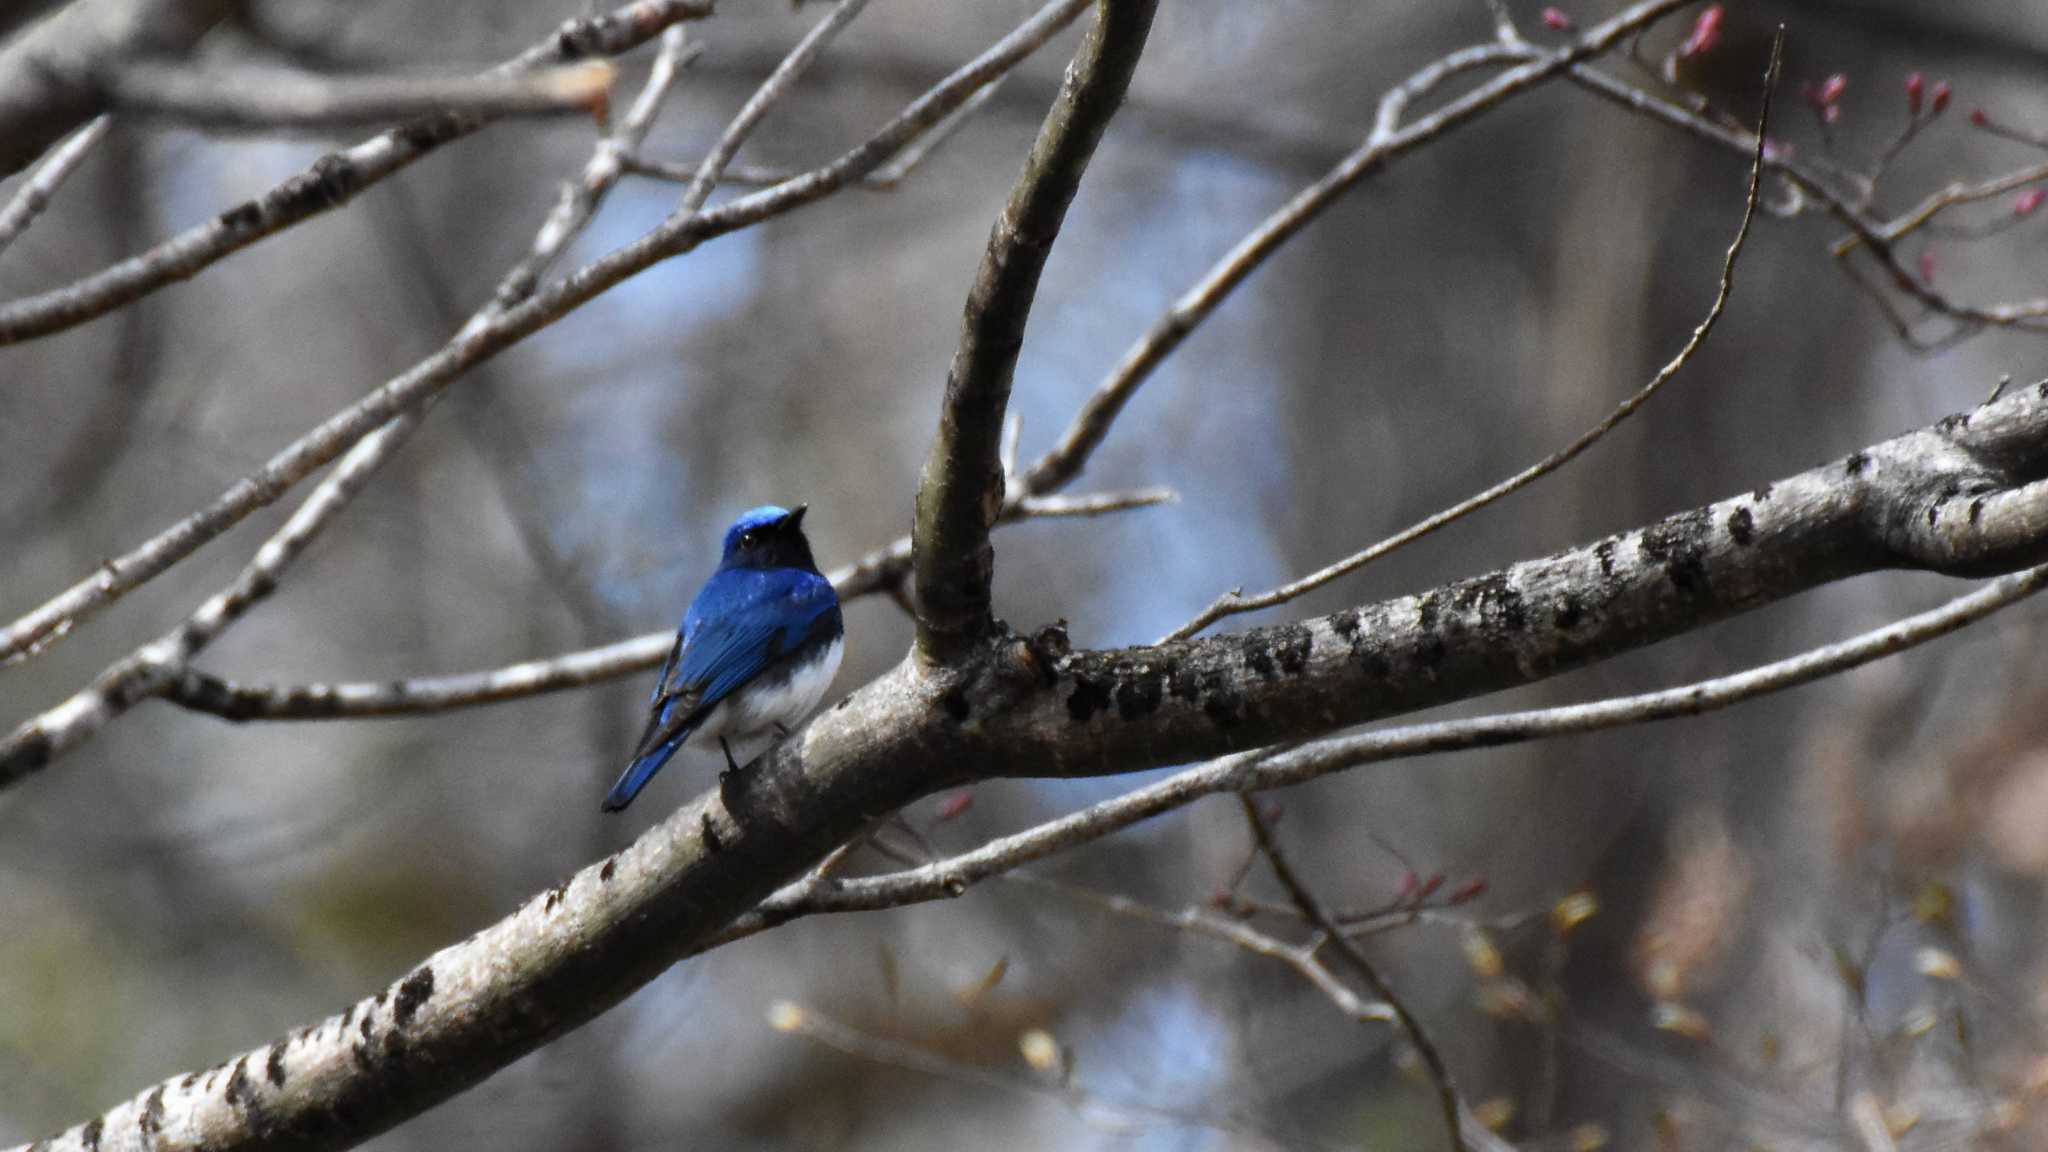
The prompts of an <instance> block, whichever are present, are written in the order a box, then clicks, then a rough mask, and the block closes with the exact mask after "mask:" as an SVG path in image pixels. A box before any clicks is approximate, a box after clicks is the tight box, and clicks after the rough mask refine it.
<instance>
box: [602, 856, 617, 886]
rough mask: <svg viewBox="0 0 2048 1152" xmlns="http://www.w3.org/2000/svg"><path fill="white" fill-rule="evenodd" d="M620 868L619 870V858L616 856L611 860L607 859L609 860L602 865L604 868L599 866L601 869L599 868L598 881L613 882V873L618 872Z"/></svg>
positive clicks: (603, 882)
mask: <svg viewBox="0 0 2048 1152" xmlns="http://www.w3.org/2000/svg"><path fill="white" fill-rule="evenodd" d="M618 870H619V862H618V860H617V859H616V858H614V859H611V860H607V861H605V862H604V867H602V868H599V869H598V870H597V882H598V883H600V884H609V883H611V882H612V873H614V872H617V871H618Z"/></svg>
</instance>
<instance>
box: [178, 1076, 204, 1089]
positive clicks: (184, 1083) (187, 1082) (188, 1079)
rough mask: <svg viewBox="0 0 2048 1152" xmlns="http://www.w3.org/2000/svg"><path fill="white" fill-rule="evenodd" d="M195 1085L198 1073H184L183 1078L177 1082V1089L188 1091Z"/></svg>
mask: <svg viewBox="0 0 2048 1152" xmlns="http://www.w3.org/2000/svg"><path fill="white" fill-rule="evenodd" d="M197 1083H199V1073H197V1072H187V1073H185V1078H184V1079H183V1080H180V1081H178V1087H180V1088H183V1089H185V1090H187V1091H190V1090H191V1088H192V1086H193V1085H194V1084H197Z"/></svg>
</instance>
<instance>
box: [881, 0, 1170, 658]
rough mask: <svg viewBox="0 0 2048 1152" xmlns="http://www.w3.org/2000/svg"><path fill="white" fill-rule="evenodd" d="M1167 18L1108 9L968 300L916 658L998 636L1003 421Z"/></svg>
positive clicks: (950, 393) (947, 412) (930, 462)
mask: <svg viewBox="0 0 2048 1152" xmlns="http://www.w3.org/2000/svg"><path fill="white" fill-rule="evenodd" d="M1158 6H1159V5H1158V0H1097V6H1096V14H1095V23H1094V24H1093V25H1091V26H1090V27H1089V30H1088V35H1087V37H1086V38H1085V39H1084V40H1083V41H1082V43H1081V48H1080V51H1079V53H1078V54H1076V55H1075V57H1074V60H1073V62H1072V63H1071V64H1069V65H1068V66H1067V74H1066V79H1065V81H1064V82H1063V83H1062V84H1061V85H1060V93H1059V96H1058V97H1057V98H1056V99H1055V100H1054V101H1053V106H1052V109H1051V111H1049V112H1047V113H1046V117H1045V123H1044V124H1043V125H1041V126H1040V128H1039V131H1038V140H1037V142H1036V143H1034V144H1033V145H1032V148H1031V154H1030V156H1029V157H1027V158H1026V159H1025V161H1024V171H1023V173H1022V174H1021V175H1020V176H1018V178H1017V183H1016V186H1015V187H1014V188H1012V189H1011V191H1010V199H1009V202H1008V203H1007V204H1005V205H1004V206H1003V212H1002V215H1001V216H999V217H997V219H996V223H995V227H994V228H993V229H992V230H991V231H990V233H989V240H988V247H987V249H986V251H984V252H983V254H982V260H981V267H980V268H979V269H978V270H977V271H976V272H975V275H974V285H973V287H972V288H971V289H969V291H968V294H967V309H966V311H967V316H966V321H965V323H964V325H963V327H962V331H961V335H960V346H959V348H958V349H957V350H956V351H955V352H954V354H953V365H952V367H951V368H950V369H949V370H948V371H947V373H946V393H945V399H944V400H943V402H942V404H941V407H940V411H939V430H938V435H937V436H936V437H935V438H934V439H933V441H932V450H931V454H930V455H929V456H928V457H926V459H925V464H924V471H923V474H922V476H921V478H920V480H919V483H918V490H917V517H916V519H915V521H913V526H912V529H911V537H912V540H913V541H914V543H913V546H912V553H913V558H912V567H913V570H914V572H915V576H916V589H917V591H916V600H917V646H918V651H919V653H920V654H921V655H922V656H924V657H925V658H926V659H928V660H932V661H937V662H947V661H952V660H956V659H959V658H961V657H963V656H965V655H966V654H967V653H968V652H969V651H970V650H971V649H972V647H973V646H974V643H975V642H976V641H977V640H979V639H980V638H981V637H982V636H983V635H985V634H986V633H987V632H988V631H989V629H990V628H992V627H993V625H994V622H995V617H994V615H993V614H992V613H991V612H990V609H989V587H990V582H991V581H992V580H993V578H994V574H995V553H994V551H993V550H992V549H991V548H990V546H989V530H990V529H992V528H994V527H995V523H996V518H997V517H998V516H999V515H1001V513H1002V508H1003V499H1004V496H1005V477H1004V474H1003V466H1002V432H1003V415H1004V412H1005V410H1006V409H1007V407H1008V405H1009V400H1010V381H1011V379H1012V377H1013V376H1014V375H1015V374H1016V370H1017V356H1018V354H1019V353H1020V352H1022V351H1023V348H1024V328H1025V325H1026V324H1027V323H1028V322H1029V320H1030V318H1031V305H1032V301H1033V300H1034V299H1036V298H1037V295H1038V278H1039V275H1040V274H1041V273H1042V272H1044V270H1045V262H1046V259H1047V258H1048V257H1049V256H1051V255H1052V246H1053V241H1054V240H1055V239H1056V238H1058V236H1059V231H1060V225H1061V223H1062V222H1063V221H1064V220H1065V219H1066V214H1067V206H1068V205H1069V204H1071V203H1073V200H1074V193H1075V192H1077V191H1078V190H1079V189H1080V187H1081V176H1082V174H1083V173H1084V172H1086V171H1087V169H1088V162H1089V160H1090V159H1091V158H1093V156H1094V155H1095V146H1096V144H1097V143H1099V142H1100V141H1101V139H1102V134H1103V132H1104V131H1105V130H1107V129H1108V127H1109V120H1110V117H1112V116H1114V115H1115V114H1116V110H1117V108H1118V107H1119V106H1121V105H1122V103H1123V99H1124V93H1125V92H1126V91H1127V90H1128V89H1129V88H1130V83H1131V75H1132V74H1133V73H1134V72H1136V71H1137V67H1138V57H1139V56H1140V55H1142V54H1143V53H1144V50H1145V39H1146V37H1147V35H1149V34H1150V32H1151V30H1152V17H1153V14H1154V13H1155V12H1156V11H1157V9H1158Z"/></svg>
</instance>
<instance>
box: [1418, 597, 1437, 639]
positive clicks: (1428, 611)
mask: <svg viewBox="0 0 2048 1152" xmlns="http://www.w3.org/2000/svg"><path fill="white" fill-rule="evenodd" d="M1441 612H1442V606H1441V605H1439V604H1438V603H1437V598H1436V593H1434V592H1428V593H1424V594H1423V597H1422V599H1421V600H1420V601H1419V602H1417V603H1416V605H1415V618H1416V621H1417V622H1418V623H1419V624H1420V625H1421V627H1422V630H1423V631H1424V632H1430V631H1433V630H1435V628H1436V622H1437V617H1438V615H1439V614H1440V613H1441Z"/></svg>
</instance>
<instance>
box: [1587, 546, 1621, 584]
mask: <svg viewBox="0 0 2048 1152" xmlns="http://www.w3.org/2000/svg"><path fill="white" fill-rule="evenodd" d="M1617 539H1618V537H1614V536H1609V537H1608V538H1607V539H1605V540H1602V541H1601V542H1599V543H1598V544H1595V545H1593V559H1595V560H1598V561H1599V562H1600V574H1601V575H1602V576H1608V577H1612V576H1613V575H1614V544H1615V541H1616V540H1617Z"/></svg>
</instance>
